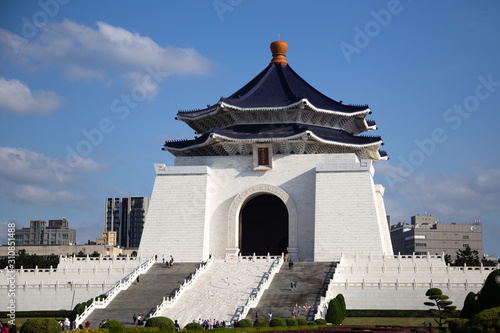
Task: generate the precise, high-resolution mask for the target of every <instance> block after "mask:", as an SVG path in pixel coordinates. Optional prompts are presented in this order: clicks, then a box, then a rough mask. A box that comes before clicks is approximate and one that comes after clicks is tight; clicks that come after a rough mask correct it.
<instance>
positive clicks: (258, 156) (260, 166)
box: [252, 143, 273, 171]
mask: <svg viewBox="0 0 500 333" xmlns="http://www.w3.org/2000/svg"><path fill="white" fill-rule="evenodd" d="M272 150H273V146H272V144H270V143H266V144H254V145H253V152H252V153H253V169H254V170H262V171H266V170H270V169H272V168H273V161H272V158H273V156H272Z"/></svg>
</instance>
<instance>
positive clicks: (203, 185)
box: [139, 164, 210, 262]
mask: <svg viewBox="0 0 500 333" xmlns="http://www.w3.org/2000/svg"><path fill="white" fill-rule="evenodd" d="M155 169H156V173H157V177H156V180H155V185H154V188H153V193H152V195H151V201H150V203H149V211H148V215H147V217H146V222H145V224H144V230H143V232H142V238H141V243H140V246H139V253H140V254H141V255H142V256H145V257H151V256H152V255H155V254H157V255H158V257H159V258H161V257H162V256H163V255H165V257H170V255H172V256H173V257H174V261H192V262H195V261H201V260H203V259H205V258H207V257H208V254H209V242H208V239H209V237H210V228H209V222H210V219H209V218H208V217H207V214H208V212H207V204H208V198H209V196H208V195H207V187H208V178H209V173H210V168H209V167H207V166H183V167H165V165H164V164H155Z"/></svg>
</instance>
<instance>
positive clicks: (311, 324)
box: [307, 321, 326, 326]
mask: <svg viewBox="0 0 500 333" xmlns="http://www.w3.org/2000/svg"><path fill="white" fill-rule="evenodd" d="M307 325H308V326H318V324H316V322H315V321H310V322H308V323H307ZM325 325H326V324H325Z"/></svg>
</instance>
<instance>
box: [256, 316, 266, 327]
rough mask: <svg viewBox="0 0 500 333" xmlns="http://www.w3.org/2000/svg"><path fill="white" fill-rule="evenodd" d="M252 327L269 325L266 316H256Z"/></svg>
mask: <svg viewBox="0 0 500 333" xmlns="http://www.w3.org/2000/svg"><path fill="white" fill-rule="evenodd" d="M253 327H269V320H267V319H266V318H257V319H255V321H254V322H253Z"/></svg>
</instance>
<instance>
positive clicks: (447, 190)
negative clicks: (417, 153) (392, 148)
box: [376, 163, 500, 223]
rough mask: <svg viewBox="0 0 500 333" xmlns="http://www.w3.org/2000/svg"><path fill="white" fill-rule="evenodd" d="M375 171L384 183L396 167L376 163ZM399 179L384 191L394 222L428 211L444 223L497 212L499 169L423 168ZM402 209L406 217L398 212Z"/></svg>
mask: <svg viewBox="0 0 500 333" xmlns="http://www.w3.org/2000/svg"><path fill="white" fill-rule="evenodd" d="M377 173H378V174H377V177H376V178H377V179H378V180H379V181H380V182H381V183H382V184H383V185H385V184H388V183H391V181H392V178H391V177H393V176H394V175H397V174H398V169H397V168H395V167H393V166H391V165H390V164H389V163H383V164H380V165H377ZM399 180H401V181H399V182H397V183H393V185H392V186H387V187H386V192H385V197H386V202H388V207H387V214H389V215H391V216H394V217H395V219H394V220H393V221H392V222H393V223H395V222H397V221H399V220H409V219H410V217H411V216H412V215H414V214H415V213H421V214H424V213H425V212H427V213H429V214H433V215H435V216H436V217H438V218H439V219H441V220H443V221H444V222H452V221H453V222H472V221H473V220H475V219H477V218H480V217H481V215H482V213H483V212H500V169H484V168H481V167H477V166H474V167H472V168H471V174H448V173H434V172H430V171H423V172H421V173H413V174H411V175H409V176H408V177H402V178H399ZM388 198H389V200H387V199H388ZM391 210H394V213H395V214H392V213H391ZM403 211H406V214H405V216H401V215H400V214H402V213H403Z"/></svg>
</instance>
